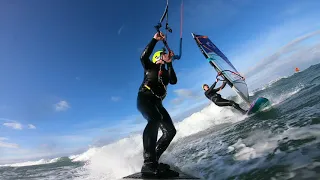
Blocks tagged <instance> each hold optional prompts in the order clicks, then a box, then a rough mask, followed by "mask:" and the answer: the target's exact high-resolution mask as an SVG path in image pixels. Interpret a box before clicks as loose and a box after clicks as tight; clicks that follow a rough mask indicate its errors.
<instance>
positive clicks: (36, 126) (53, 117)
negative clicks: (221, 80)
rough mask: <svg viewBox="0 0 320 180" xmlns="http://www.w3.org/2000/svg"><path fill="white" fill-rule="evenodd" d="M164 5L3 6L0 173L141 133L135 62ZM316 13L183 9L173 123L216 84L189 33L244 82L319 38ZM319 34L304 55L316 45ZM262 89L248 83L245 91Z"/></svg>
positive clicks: (293, 7) (248, 3)
mask: <svg viewBox="0 0 320 180" xmlns="http://www.w3.org/2000/svg"><path fill="white" fill-rule="evenodd" d="M170 3H171V4H170V7H169V8H170V9H169V13H170V14H169V18H170V19H169V21H170V22H169V23H170V26H171V27H172V29H173V31H174V32H173V33H172V34H170V35H169V37H168V41H169V44H170V46H171V48H172V49H173V50H176V51H177V50H178V42H179V28H180V27H179V26H180V22H179V21H180V12H179V10H180V9H179V8H180V2H179V1H172V2H170ZM111 4H112V5H111ZM164 6H165V0H156V1H152V2H151V1H147V0H141V1H139V2H136V1H131V0H121V1H112V2H111V1H102V0H97V1H92V2H91V3H88V1H74V0H69V1H62V0H59V1H40V0H30V1H22V0H19V1H9V0H4V1H1V2H0V27H1V28H0V86H1V88H0V164H1V163H5V162H10V161H14V160H21V161H22V160H25V159H32V158H39V157H43V156H55V155H58V154H63V153H65V154H68V153H74V152H80V151H81V150H84V149H86V148H88V147H89V146H92V145H102V144H106V143H108V142H110V141H113V140H115V139H118V138H121V137H125V136H127V135H128V134H129V133H132V132H137V131H140V130H141V129H142V128H143V126H144V125H145V124H146V122H145V120H144V119H142V117H141V115H140V114H139V112H138V111H137V109H136V95H137V90H138V87H139V86H140V83H141V81H142V78H143V69H142V67H141V64H140V60H139V56H140V54H141V52H142V50H143V48H144V47H145V46H146V45H147V43H148V42H149V41H150V39H151V38H152V37H153V35H154V33H155V30H154V28H153V26H154V25H155V24H156V23H157V22H158V21H159V18H160V16H161V15H162V13H163V10H164ZM319 7H320V2H318V1H317V0H309V1H298V0H281V1H276V0H273V1H259V2H257V1H253V0H242V1H237V0H215V1H212V0H197V1H193V0H184V22H183V24H184V27H183V38H184V40H183V42H184V44H183V57H182V59H181V60H180V61H175V62H174V67H175V71H176V73H177V75H178V84H177V85H175V86H170V87H169V95H168V96H167V99H166V100H165V102H164V104H165V106H166V107H167V109H168V111H169V112H170V113H171V114H172V116H173V117H174V120H175V121H176V120H180V119H179V117H181V116H182V115H183V114H184V113H186V112H188V113H191V112H192V110H194V108H196V107H197V106H200V105H203V104H208V103H209V102H208V101H207V100H206V99H205V98H204V97H203V92H202V90H201V84H203V83H205V82H206V83H211V82H213V81H214V79H213V77H215V75H216V74H215V72H214V71H213V70H212V69H211V67H210V66H209V64H208V63H207V61H206V60H205V59H204V57H203V56H202V54H201V53H200V51H199V50H198V48H197V46H196V44H195V42H194V40H193V39H192V37H191V34H190V33H191V32H195V33H198V34H202V35H208V36H209V37H210V39H211V40H212V41H213V42H214V43H215V44H216V45H217V46H218V47H219V48H220V49H221V50H222V51H223V52H224V53H225V54H226V55H227V56H228V57H229V59H230V60H231V62H233V64H234V65H235V66H236V67H237V69H238V70H239V71H240V72H243V73H246V72H250V68H254V67H259V66H258V65H259V63H261V62H264V61H266V62H270V61H272V58H271V59H270V56H271V57H274V56H272V55H273V54H274V53H276V52H280V53H281V52H282V51H281V50H283V48H285V46H286V45H289V47H290V48H292V49H294V48H296V47H295V46H294V47H293V46H291V45H292V42H295V41H296V40H297V38H301V37H303V36H304V35H306V34H308V33H314V32H317V30H319V29H320V22H319V21H318V18H319V17H320V13H319V11H318V9H319ZM318 34H319V33H314V34H312V35H311V36H308V37H307V38H305V39H309V38H311V40H309V41H307V42H305V43H304V44H303V47H305V48H306V47H307V46H308V47H311V46H312V47H313V46H315V45H317V44H316V43H317V42H318V41H316V40H315V39H316V38H317V37H315V36H316V35H318ZM318 39H319V38H318ZM318 39H317V40H318ZM299 42H300V41H299ZM161 47H162V44H161V43H159V45H157V48H161ZM287 49H288V48H287ZM300 53H301V52H300ZM268 58H269V59H268ZM310 58H311V59H312V58H313V57H310ZM267 60H268V61H267ZM313 62H315V61H314V60H310V61H308V63H309V64H311V63H313ZM299 63H301V62H299ZM293 66H294V65H293ZM256 74H257V72H256ZM289 74H290V73H289ZM250 75H252V74H250V73H249V74H246V76H250ZM279 75H280V74H279ZM281 75H282V74H281ZM272 78H273V77H272ZM256 82H257V81H256ZM259 82H260V83H262V82H263V83H266V82H267V80H265V81H261V78H260V79H259ZM260 85H262V84H257V83H255V81H251V84H250V83H249V82H248V86H249V88H250V87H251V89H254V88H253V87H255V86H258V87H259V86H260ZM229 90H230V88H229ZM226 92H231V91H228V89H227V90H226ZM190 104H192V105H190Z"/></svg>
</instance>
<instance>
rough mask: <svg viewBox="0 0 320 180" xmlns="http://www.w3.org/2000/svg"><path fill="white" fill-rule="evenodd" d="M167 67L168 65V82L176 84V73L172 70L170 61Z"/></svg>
mask: <svg viewBox="0 0 320 180" xmlns="http://www.w3.org/2000/svg"><path fill="white" fill-rule="evenodd" d="M167 67H168V73H169V83H170V84H177V81H178V79H177V75H176V73H175V72H174V69H173V66H172V63H168V64H167Z"/></svg>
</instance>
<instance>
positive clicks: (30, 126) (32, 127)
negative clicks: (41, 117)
mask: <svg viewBox="0 0 320 180" xmlns="http://www.w3.org/2000/svg"><path fill="white" fill-rule="evenodd" d="M28 127H29V129H36V126H34V125H33V124H28Z"/></svg>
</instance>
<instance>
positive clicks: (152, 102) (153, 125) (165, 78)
mask: <svg viewBox="0 0 320 180" xmlns="http://www.w3.org/2000/svg"><path fill="white" fill-rule="evenodd" d="M164 39H165V36H164V34H163V33H162V32H160V33H158V32H157V33H156V34H155V35H154V37H153V38H152V39H151V41H150V42H149V44H148V45H147V46H146V48H145V49H144V51H143V52H142V55H141V57H140V60H141V64H142V67H143V68H144V78H143V82H142V84H141V86H140V88H139V92H138V97H137V108H138V110H139V111H140V113H141V114H142V116H143V117H144V118H145V119H146V120H147V121H148V123H147V125H146V127H145V129H144V131H143V158H144V164H143V166H142V168H141V173H143V174H147V175H149V174H151V175H154V174H159V173H161V172H163V173H164V174H165V175H168V176H171V177H172V176H179V173H177V172H175V171H172V170H170V166H169V165H167V164H164V163H159V162H158V161H159V158H160V156H161V155H162V153H163V152H164V151H165V150H166V149H167V147H168V146H169V144H170V142H171V141H172V139H173V138H174V136H175V134H176V129H175V127H174V125H173V122H172V120H171V117H170V115H169V113H168V112H167V110H166V109H165V108H164V107H163V105H162V101H163V99H164V98H165V97H166V94H167V85H168V84H169V83H170V84H171V85H174V84H176V83H177V77H176V73H175V71H174V68H173V65H172V57H173V56H174V53H173V52H172V51H171V52H169V54H167V53H166V52H165V50H160V51H157V52H155V53H154V55H153V57H152V60H151V61H150V59H149V57H150V55H151V53H152V51H153V49H154V47H155V45H156V43H157V42H158V41H163V40H164ZM159 127H160V129H161V131H162V136H161V138H160V139H159V140H158V141H157V136H158V130H159Z"/></svg>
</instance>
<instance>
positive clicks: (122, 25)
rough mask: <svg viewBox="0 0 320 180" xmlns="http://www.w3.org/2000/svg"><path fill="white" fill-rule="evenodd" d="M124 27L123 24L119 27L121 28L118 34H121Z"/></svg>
mask: <svg viewBox="0 0 320 180" xmlns="http://www.w3.org/2000/svg"><path fill="white" fill-rule="evenodd" d="M123 28H124V25H122V26H121V27H120V28H119V30H118V35H120V34H121V31H122V29H123Z"/></svg>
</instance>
